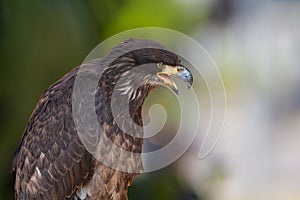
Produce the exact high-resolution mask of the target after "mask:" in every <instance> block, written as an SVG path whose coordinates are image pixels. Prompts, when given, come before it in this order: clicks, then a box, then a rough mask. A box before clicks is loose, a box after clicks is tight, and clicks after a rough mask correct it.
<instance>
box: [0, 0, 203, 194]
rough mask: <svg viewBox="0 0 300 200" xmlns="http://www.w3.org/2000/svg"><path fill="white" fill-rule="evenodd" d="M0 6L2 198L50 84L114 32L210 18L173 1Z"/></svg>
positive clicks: (5, 1) (42, 1) (34, 1)
mask: <svg viewBox="0 0 300 200" xmlns="http://www.w3.org/2000/svg"><path fill="white" fill-rule="evenodd" d="M0 9H1V12H0V15H1V19H0V23H1V32H0V34H1V35H0V41H1V44H0V45H1V46H0V49H1V54H0V58H1V62H2V64H1V68H0V70H1V80H0V81H1V82H0V91H1V92H0V119H1V120H0V123H1V124H0V133H1V134H0V153H1V155H0V162H1V165H0V180H1V181H0V199H12V198H13V175H12V174H9V166H10V163H11V160H12V158H13V153H14V151H15V149H16V147H17V144H18V141H19V140H20V138H21V134H22V132H23V130H24V127H25V125H26V122H27V120H28V118H29V116H30V114H31V112H32V110H33V108H34V106H35V104H36V103H37V101H38V98H39V96H40V95H41V93H42V92H43V91H44V90H45V89H46V88H47V87H48V86H49V85H50V84H52V83H54V82H55V81H56V80H57V79H58V78H60V77H61V76H62V75H63V74H65V73H67V72H68V71H69V70H70V69H72V68H73V67H75V66H77V65H79V64H80V63H81V62H82V61H83V59H84V58H85V56H86V55H87V54H88V53H89V51H90V50H91V49H93V47H94V46H96V45H97V44H98V43H99V42H101V41H102V40H104V39H105V38H107V37H109V36H111V35H113V34H116V33H119V32H121V31H124V30H126V29H131V28H135V27H142V26H160V27H165V28H171V29H175V30H179V31H182V32H184V33H188V32H189V31H190V30H191V29H192V27H193V26H194V25H195V24H196V23H201V22H202V21H204V20H205V17H206V14H205V13H195V12H196V11H197V9H196V8H190V7H189V6H187V5H185V4H183V3H182V2H180V1H171V0H166V1H160V0H152V1H140V0H127V1H125V0H110V1H99V0H87V1H80V0H73V1H61V0H39V1H38V0H28V1H23V0H2V1H1V7H0ZM189 9H190V10H189ZM156 186H157V185H156ZM156 186H155V187H156ZM137 188H138V186H134V189H133V190H137ZM153 191H154V190H153ZM141 194H143V193H141ZM131 197H132V199H134V198H133V197H134V196H133V195H132V194H131ZM144 199H147V198H144ZM150 199H151V198H150ZM163 199H167V197H166V198H163Z"/></svg>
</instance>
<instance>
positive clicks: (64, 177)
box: [12, 70, 94, 199]
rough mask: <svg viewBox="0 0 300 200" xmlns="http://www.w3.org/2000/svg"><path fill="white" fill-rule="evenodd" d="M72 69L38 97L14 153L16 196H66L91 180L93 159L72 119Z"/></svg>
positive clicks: (32, 197) (13, 168) (13, 165)
mask: <svg viewBox="0 0 300 200" xmlns="http://www.w3.org/2000/svg"><path fill="white" fill-rule="evenodd" d="M76 73H77V70H73V71H71V72H70V73H68V74H67V75H66V76H64V77H63V78H62V79H60V80H59V81H58V82H57V83H55V84H54V85H52V86H51V87H50V88H49V89H48V90H47V91H46V92H45V93H44V94H43V95H42V96H41V98H40V100H39V102H38V104H37V106H36V108H35V110H34V111H33V113H32V115H31V117H30V119H29V122H28V124H27V126H26V129H25V131H24V133H23V136H22V139H21V141H20V144H19V147H18V149H17V151H16V153H15V157H14V160H13V163H12V170H13V171H16V182H15V192H16V193H15V196H16V199H65V198H71V197H72V196H73V195H74V193H75V190H76V189H78V188H80V187H81V186H82V185H84V184H86V182H87V181H88V180H89V179H90V177H91V175H92V174H93V170H94V159H93V157H92V155H91V154H89V153H88V152H87V151H86V149H85V148H84V146H83V145H82V143H81V141H80V139H79V137H78V135H77V132H76V129H75V125H74V122H73V118H72V106H71V97H72V96H71V95H72V85H73V82H74V78H75V76H76Z"/></svg>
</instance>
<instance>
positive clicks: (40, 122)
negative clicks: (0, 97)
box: [12, 39, 193, 200]
mask: <svg viewBox="0 0 300 200" xmlns="http://www.w3.org/2000/svg"><path fill="white" fill-rule="evenodd" d="M143 47H144V48H143ZM107 63H108V64H107ZM151 63H152V65H150V68H149V67H148V68H147V70H137V71H134V70H133V69H135V68H137V67H138V66H139V67H144V68H145V69H146V67H145V66H143V64H151ZM104 65H107V66H105V67H104V69H103V70H102V72H103V73H102V75H101V77H100V79H99V80H98V82H97V85H96V86H97V87H95V88H94V91H93V92H94V94H95V112H96V115H97V122H98V123H99V125H100V126H101V127H102V129H103V131H104V135H105V136H106V137H107V138H108V139H109V140H110V141H111V143H112V144H113V145H115V146H116V147H119V148H122V149H123V150H126V151H128V152H134V153H141V151H142V143H143V140H142V137H135V136H134V135H129V134H126V133H127V132H126V133H125V131H124V127H122V124H123V123H122V119H123V118H122V117H121V118H120V119H121V123H115V121H116V119H115V118H114V117H115V115H113V111H112V108H111V101H112V96H113V91H114V89H118V88H117V87H119V89H120V90H122V92H120V94H119V95H120V99H122V98H124V97H125V100H127V102H124V104H126V103H127V104H128V105H129V109H128V113H122V114H124V115H126V114H128V115H129V116H130V117H131V118H132V119H133V122H134V123H136V124H138V125H140V126H142V123H143V122H142V114H141V109H142V105H143V102H144V100H145V98H146V97H147V95H148V94H149V92H151V91H153V90H154V89H155V88H157V87H158V86H159V85H165V86H167V87H169V88H171V89H172V90H173V91H174V92H176V93H177V92H178V91H177V87H176V85H175V83H174V82H173V81H172V79H171V78H170V76H171V75H174V76H177V77H179V78H180V79H182V80H183V81H185V82H186V83H187V84H188V85H189V86H191V84H192V81H193V78H192V75H191V73H190V71H189V70H188V69H187V68H185V67H183V66H182V64H181V63H180V59H179V57H178V56H177V55H176V54H174V53H172V52H170V51H168V50H166V48H164V47H163V46H161V45H160V44H159V43H156V42H153V41H150V40H140V39H128V40H125V41H124V42H122V43H120V44H119V45H117V46H116V47H114V48H113V49H112V50H111V51H110V53H109V54H108V55H107V56H106V57H105V58H103V59H95V60H92V61H90V62H88V63H87V64H83V65H82V66H80V67H77V68H74V69H73V70H72V71H70V72H69V73H67V74H66V75H65V76H64V77H62V78H61V79H60V80H58V81H57V82H56V83H54V84H53V85H52V86H50V87H49V88H48V89H47V90H46V91H45V92H44V93H43V94H42V96H41V97H40V100H39V102H38V104H37V106H36V107H35V109H34V111H33V113H32V114H31V116H30V118H29V121H28V123H27V126H26V128H25V131H24V133H23V136H22V139H21V141H20V143H19V146H18V148H17V150H16V153H15V156H14V159H13V162H12V170H13V171H15V172H16V177H15V198H16V199H112V200H120V199H121V200H126V199H127V190H128V186H129V185H130V184H131V182H132V179H133V177H134V176H136V175H138V173H137V172H136V171H135V172H130V171H129V172H124V171H121V170H118V169H116V168H114V167H111V166H107V165H105V164H104V163H103V162H101V161H99V160H98V159H96V158H95V156H94V154H91V152H89V151H88V150H87V148H86V146H85V145H84V144H83V142H82V140H81V139H80V137H79V135H78V129H76V128H77V127H76V124H75V123H76V122H75V121H76V120H74V118H73V113H72V111H73V110H72V109H73V108H72V92H73V86H74V83H75V79H76V76H77V74H78V72H79V70H80V69H87V68H88V66H93V67H94V68H96V69H97V68H103V66H104ZM141 69H143V68H141ZM89 73H90V74H91V75H95V76H96V75H97V74H96V73H97V70H95V71H93V70H89ZM125 75H126V76H125ZM123 77H127V81H125V82H124V83H126V84H121V86H122V87H120V86H117V83H118V81H121V79H122V78H123ZM136 83H140V85H141V86H140V87H138V88H135V89H133V87H132V84H136ZM118 98H119V97H118ZM79 101H82V102H85V101H88V99H82V100H79ZM119 104H120V103H119ZM117 106H122V105H117ZM80 119H87V121H88V119H89V116H80ZM120 126H121V127H120ZM89 131H90V132H91V131H93V129H91V130H89ZM134 131H136V132H137V133H136V134H137V135H139V136H142V135H143V132H142V129H134ZM102 147H103V146H101V145H98V146H97V147H96V150H95V151H96V152H97V153H98V154H101V156H102V158H105V159H110V158H111V157H108V155H110V156H111V151H112V150H111V149H109V148H102ZM105 156H107V157H105ZM113 156H114V157H113V162H115V163H117V162H119V161H118V159H121V158H119V155H113ZM128 159H130V158H129V157H128ZM125 162H126V161H125ZM130 163H131V164H130V165H131V168H134V169H138V170H142V162H141V158H140V157H138V159H136V160H135V161H134V162H130ZM112 164H114V163H112Z"/></svg>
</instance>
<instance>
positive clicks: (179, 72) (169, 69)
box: [157, 64, 193, 94]
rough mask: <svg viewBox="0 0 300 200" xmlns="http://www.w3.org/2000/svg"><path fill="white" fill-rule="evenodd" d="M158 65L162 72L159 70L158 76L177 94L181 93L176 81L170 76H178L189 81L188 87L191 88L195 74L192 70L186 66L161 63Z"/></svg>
mask: <svg viewBox="0 0 300 200" xmlns="http://www.w3.org/2000/svg"><path fill="white" fill-rule="evenodd" d="M158 67H159V68H161V72H158V73H157V76H158V77H159V78H160V80H161V81H162V82H163V83H164V84H165V85H167V86H169V87H170V88H171V89H172V90H173V91H174V92H175V93H176V94H179V91H178V88H177V86H176V84H175V82H174V81H173V80H172V79H171V78H170V76H176V77H178V78H179V79H181V80H183V81H184V82H186V83H187V87H188V89H190V88H191V86H192V84H193V76H192V74H191V72H190V71H189V70H188V69H187V68H185V67H184V66H182V65H178V66H171V65H162V64H159V66H158Z"/></svg>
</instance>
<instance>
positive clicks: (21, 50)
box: [0, 0, 300, 200]
mask: <svg viewBox="0 0 300 200" xmlns="http://www.w3.org/2000/svg"><path fill="white" fill-rule="evenodd" d="M0 15H1V18H0V23H1V26H0V27H1V32H0V49H1V54H0V60H1V63H2V64H1V67H0V70H1V79H0V81H1V82H0V199H13V181H14V177H13V174H10V173H9V171H10V169H9V167H10V163H11V160H12V157H13V153H14V151H15V149H16V147H17V144H18V141H19V140H20V138H21V134H22V132H23V130H24V128H25V125H26V123H27V120H28V118H29V116H30V114H31V112H32V110H33V109H34V107H35V105H36V103H37V101H38V99H39V96H40V95H41V94H42V92H43V91H44V90H45V89H46V88H47V87H48V86H49V85H51V84H52V83H54V82H55V81H56V80H58V79H59V78H60V77H61V76H63V75H64V74H65V73H67V72H68V71H69V70H71V69H72V68H73V67H75V66H78V65H80V64H81V63H82V61H83V60H84V58H85V57H86V56H87V54H88V53H89V52H90V51H91V50H92V49H93V48H94V47H95V46H96V45H98V44H99V43H100V42H101V41H103V40H105V39H106V38H108V37H110V36H112V35H114V34H117V33H119V32H122V31H125V30H128V29H132V28H137V27H146V26H157V27H164V28H170V29H173V30H177V31H180V32H182V33H185V34H187V35H190V36H192V37H193V38H195V39H196V40H197V41H198V42H200V43H201V44H202V45H203V46H204V47H205V48H206V49H207V50H208V52H209V53H210V54H211V56H212V57H213V59H214V60H215V62H216V64H217V65H218V66H219V68H220V71H221V73H222V75H223V78H224V81H225V86H226V89H227V95H228V108H227V109H228V116H227V123H226V126H225V127H224V131H223V135H222V137H221V140H220V142H219V144H218V145H217V146H216V148H215V149H214V151H213V153H212V154H211V155H210V156H209V157H208V158H207V159H204V160H198V159H197V151H198V146H199V144H201V137H200V138H198V140H197V141H196V142H195V146H194V148H193V147H191V149H190V150H189V152H188V153H187V155H185V156H183V157H182V158H181V159H180V160H179V161H177V162H176V163H174V164H172V165H171V166H169V167H168V168H165V169H163V170H159V171H157V172H152V173H149V174H146V175H143V176H141V177H139V178H138V179H136V180H135V181H134V184H133V185H132V186H131V187H130V189H129V197H130V199H131V200H134V199H144V200H148V199H149V200H150V199H175V200H184V199H186V200H193V199H206V200H210V199H212V200H214V199H225V200H227V199H228V200H235V199H237V200H239V199H244V200H246V199H272V200H279V199H287V200H296V199H297V200H298V199H299V198H300V192H299V191H300V188H299V186H300V176H299V171H300V159H299V155H298V153H297V152H298V151H299V146H300V135H299V132H300V131H299V130H300V127H299V124H300V95H299V94H300V87H299V85H300V67H299V66H300V57H299V50H300V42H299V41H300V34H299V33H300V30H299V29H300V28H299V27H300V24H299V19H300V2H299V1H297V0H294V1H280V0H277V1H276V0H262V1H261V0H240V1H239V0H162V1H161V0H152V1H141V0H110V1H104V0H86V1H84V0H73V1H62V0H51V1H50V0H39V1H38V0H28V1H24V0H1V1H0ZM191 53H196V52H191ZM204 67H205V66H204ZM204 113H206V112H205V111H204ZM204 120H205V115H204ZM200 132H204V130H201V129H200ZM197 145H198V146H197Z"/></svg>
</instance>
